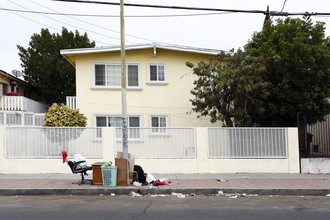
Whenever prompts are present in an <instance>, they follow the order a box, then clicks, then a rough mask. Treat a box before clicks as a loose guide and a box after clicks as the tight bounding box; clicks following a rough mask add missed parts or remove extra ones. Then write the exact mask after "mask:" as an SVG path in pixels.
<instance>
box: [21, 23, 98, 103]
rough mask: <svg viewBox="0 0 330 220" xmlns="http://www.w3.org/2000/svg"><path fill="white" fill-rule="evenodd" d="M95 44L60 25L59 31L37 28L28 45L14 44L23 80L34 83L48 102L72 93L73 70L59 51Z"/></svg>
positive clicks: (61, 100)
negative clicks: (60, 31) (39, 31)
mask: <svg viewBox="0 0 330 220" xmlns="http://www.w3.org/2000/svg"><path fill="white" fill-rule="evenodd" d="M86 47H95V42H94V41H90V40H89V38H88V36H87V34H86V33H85V34H84V35H80V34H79V32H78V31H76V32H75V33H73V32H72V31H68V30H67V29H66V28H62V33H61V34H51V33H50V32H49V30H48V29H41V33H40V34H33V35H32V36H31V40H30V42H29V47H28V48H24V47H22V46H19V45H17V48H18V50H19V56H20V59H21V62H22V64H21V65H22V67H23V72H24V79H25V80H26V81H27V82H28V83H30V84H32V85H34V86H36V87H37V88H38V90H39V94H40V99H41V100H42V101H44V102H46V103H48V104H52V103H63V102H64V101H65V97H66V96H70V95H75V92H76V84H75V83H76V82H75V69H74V67H73V66H71V65H70V64H69V63H68V62H67V61H66V60H65V59H64V57H62V56H61V54H60V50H62V49H73V48H86Z"/></svg>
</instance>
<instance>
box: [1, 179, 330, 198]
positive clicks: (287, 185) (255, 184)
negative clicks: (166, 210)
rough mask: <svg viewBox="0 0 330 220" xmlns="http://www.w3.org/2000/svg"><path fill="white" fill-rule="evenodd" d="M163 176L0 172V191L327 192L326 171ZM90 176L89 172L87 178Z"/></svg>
mask: <svg viewBox="0 0 330 220" xmlns="http://www.w3.org/2000/svg"><path fill="white" fill-rule="evenodd" d="M153 175H154V176H155V178H156V179H158V178H167V179H169V180H171V181H172V184H171V185H165V186H152V187H151V186H139V187H135V186H116V187H105V186H101V185H89V184H84V185H77V184H72V183H73V182H75V181H78V180H80V175H74V174H13V175H11V174H0V195H63V194H69V195H70V194H72V195H99V194H104V195H108V194H111V193H114V194H116V195H128V194H129V193H130V192H131V191H134V192H138V191H139V192H140V193H141V194H143V195H145V194H148V193H156V194H172V193H173V192H176V193H183V194H190V193H194V194H197V195H198V194H203V195H210V194H218V192H219V191H223V192H224V193H239V194H243V193H246V194H248V195H249V194H258V195H314V196H319V195H321V196H325V195H328V194H330V174H153ZM88 177H89V178H92V174H89V176H87V178H88Z"/></svg>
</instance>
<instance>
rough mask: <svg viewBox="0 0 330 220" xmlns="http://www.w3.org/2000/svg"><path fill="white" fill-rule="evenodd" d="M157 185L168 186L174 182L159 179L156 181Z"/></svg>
mask: <svg viewBox="0 0 330 220" xmlns="http://www.w3.org/2000/svg"><path fill="white" fill-rule="evenodd" d="M156 183H158V184H159V185H168V184H171V183H172V182H171V181H170V180H168V179H158V180H156Z"/></svg>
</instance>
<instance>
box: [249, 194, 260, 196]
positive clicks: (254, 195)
mask: <svg viewBox="0 0 330 220" xmlns="http://www.w3.org/2000/svg"><path fill="white" fill-rule="evenodd" d="M249 196H250V197H255V196H258V194H249Z"/></svg>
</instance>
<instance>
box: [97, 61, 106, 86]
mask: <svg viewBox="0 0 330 220" xmlns="http://www.w3.org/2000/svg"><path fill="white" fill-rule="evenodd" d="M95 85H96V86H105V65H95Z"/></svg>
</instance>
